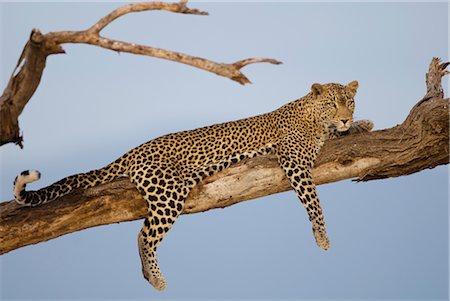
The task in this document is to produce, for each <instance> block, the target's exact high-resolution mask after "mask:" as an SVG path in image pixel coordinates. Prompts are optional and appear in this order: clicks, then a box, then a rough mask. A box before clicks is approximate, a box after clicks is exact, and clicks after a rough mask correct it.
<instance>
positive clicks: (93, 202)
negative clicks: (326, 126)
mask: <svg viewBox="0 0 450 301" xmlns="http://www.w3.org/2000/svg"><path fill="white" fill-rule="evenodd" d="M433 62H435V61H434V60H433ZM433 62H432V65H433V64H435V63H433ZM434 66H438V67H439V68H436V67H431V66H430V70H429V76H428V77H427V88H428V89H427V90H428V93H427V95H428V94H429V95H431V96H430V97H427V98H426V100H421V101H419V103H418V104H417V105H416V106H414V107H413V108H412V110H411V112H410V114H409V116H408V117H407V118H406V120H405V121H404V122H403V123H402V124H400V125H398V126H396V127H393V128H390V129H386V130H381V131H375V132H371V133H364V132H363V133H359V134H358V133H356V134H353V135H349V136H345V137H343V138H339V139H333V140H330V141H327V142H326V143H325V145H324V146H323V148H322V150H321V152H320V154H319V157H318V159H317V160H316V167H315V169H314V170H313V178H314V181H315V182H316V184H324V183H330V182H335V181H340V180H343V179H350V178H357V179H358V180H362V181H368V180H373V179H381V178H387V177H398V176H402V175H408V174H411V173H414V172H418V171H421V170H424V169H427V168H433V167H436V166H438V165H442V164H448V163H449V145H448V137H449V101H448V99H443V98H442V97H443V95H442V94H440V93H439V91H441V89H442V86H441V78H442V76H444V75H445V71H444V69H443V66H445V64H440V63H436V64H435V65H434ZM437 81H438V82H437ZM362 125H363V130H364V124H362ZM366 126H367V127H366V128H370V126H371V125H370V124H366ZM290 189H291V186H290V185H289V183H288V180H287V179H286V177H285V175H284V173H283V171H282V170H281V169H280V167H279V165H278V162H277V159H276V158H275V157H273V156H264V157H256V158H253V159H251V160H247V161H245V162H244V161H243V162H241V163H239V164H236V165H233V166H231V167H229V168H227V169H225V170H224V171H222V172H220V173H218V174H215V175H213V176H211V177H209V178H206V179H205V180H204V181H202V182H200V183H199V184H198V185H197V186H196V187H194V189H193V190H192V191H191V192H190V194H189V196H188V198H187V201H186V206H185V210H184V214H189V213H196V212H202V211H206V210H210V209H214V208H224V207H227V206H231V205H233V204H235V203H238V202H242V201H246V200H250V199H254V198H257V197H261V196H264V195H269V194H273V193H278V192H282V191H286V190H290ZM146 206H147V205H146V202H145V201H144V200H143V199H142V197H141V196H140V194H139V193H138V192H137V190H136V188H135V187H134V186H133V185H132V184H131V183H130V182H129V180H128V179H126V178H122V179H119V180H116V181H114V182H111V183H109V184H105V185H101V186H97V187H94V188H89V189H86V190H84V191H80V190H79V191H76V192H74V193H72V194H70V195H67V196H65V197H63V199H62V200H58V201H55V202H52V203H48V204H45V205H42V206H39V207H35V208H29V207H19V206H18V205H16V203H15V202H13V201H10V202H5V203H2V204H0V217H1V218H0V254H2V253H6V252H9V251H11V250H14V249H17V248H20V247H23V246H26V245H30V244H35V243H39V242H42V241H47V240H49V239H53V238H56V237H58V236H61V235H64V234H68V233H71V232H75V231H79V230H82V229H86V228H89V227H94V226H99V225H106V224H111V223H117V222H123V221H130V220H135V219H141V218H143V217H145V215H146V213H147V208H146ZM17 233H20V235H17Z"/></svg>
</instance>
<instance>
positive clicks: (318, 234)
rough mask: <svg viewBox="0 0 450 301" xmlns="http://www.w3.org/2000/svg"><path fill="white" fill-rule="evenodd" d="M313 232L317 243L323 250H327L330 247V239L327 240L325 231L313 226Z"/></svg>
mask: <svg viewBox="0 0 450 301" xmlns="http://www.w3.org/2000/svg"><path fill="white" fill-rule="evenodd" d="M313 233H314V238H315V239H316V243H317V245H318V246H319V247H320V248H321V249H323V250H325V251H326V250H328V249H329V248H330V241H329V240H328V236H327V233H326V232H325V231H324V230H322V229H315V228H313Z"/></svg>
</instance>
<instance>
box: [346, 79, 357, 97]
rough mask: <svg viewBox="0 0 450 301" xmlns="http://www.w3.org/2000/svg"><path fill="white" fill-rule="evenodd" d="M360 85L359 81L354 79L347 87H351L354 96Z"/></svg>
mask: <svg viewBox="0 0 450 301" xmlns="http://www.w3.org/2000/svg"><path fill="white" fill-rule="evenodd" d="M358 86H359V84H358V81H357V80H354V81H352V82H350V83H348V84H347V89H349V90H350V92H351V93H352V94H353V96H355V94H356V91H357V90H358Z"/></svg>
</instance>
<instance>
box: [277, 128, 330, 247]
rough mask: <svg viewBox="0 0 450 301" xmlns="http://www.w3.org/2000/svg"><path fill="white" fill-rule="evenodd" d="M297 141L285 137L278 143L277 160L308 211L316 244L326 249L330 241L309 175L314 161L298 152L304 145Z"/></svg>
mask: <svg viewBox="0 0 450 301" xmlns="http://www.w3.org/2000/svg"><path fill="white" fill-rule="evenodd" d="M298 141H299V140H298V139H296V138H295V137H286V139H284V141H282V142H281V143H280V145H279V149H278V151H277V152H278V161H279V164H280V166H281V168H282V169H283V170H284V172H285V174H286V176H287V178H288V180H289V182H290V183H291V186H292V188H294V190H295V192H296V193H297V196H298V198H299V199H300V201H301V202H302V204H303V206H304V207H305V209H306V211H307V212H308V216H309V220H310V222H311V224H312V230H313V234H314V238H315V240H316V243H317V245H318V246H319V247H320V248H321V249H323V250H328V249H329V248H330V242H329V240H328V236H327V232H326V229H325V222H324V218H323V213H322V208H321V206H320V202H319V198H318V196H317V192H316V186H315V184H314V182H313V180H312V176H311V168H312V166H313V163H314V162H313V159H312V158H311V157H310V155H309V154H301V153H299V152H298V149H304V146H301V145H298Z"/></svg>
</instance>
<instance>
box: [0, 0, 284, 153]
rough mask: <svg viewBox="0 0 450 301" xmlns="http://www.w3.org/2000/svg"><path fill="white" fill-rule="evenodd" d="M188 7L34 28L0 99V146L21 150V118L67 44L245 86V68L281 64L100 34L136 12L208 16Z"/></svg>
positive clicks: (145, 6) (137, 7)
mask: <svg viewBox="0 0 450 301" xmlns="http://www.w3.org/2000/svg"><path fill="white" fill-rule="evenodd" d="M186 4H187V1H186V0H181V1H180V2H178V3H166V2H139V3H131V4H127V5H124V6H122V7H119V8H118V9H116V10H114V11H112V12H111V13H109V14H108V15H106V16H105V17H103V18H102V19H100V20H99V21H98V22H97V23H95V24H94V25H92V26H91V27H90V28H89V29H87V30H82V31H59V32H49V33H47V34H42V33H41V32H40V31H39V30H38V29H33V30H32V31H31V35H30V38H29V40H28V42H27V43H26V45H25V47H24V49H23V51H22V55H21V56H20V59H19V62H18V63H17V65H16V68H15V70H14V72H13V74H12V75H11V78H10V80H9V82H8V85H7V86H6V88H5V90H4V92H3V95H2V96H1V97H0V146H1V145H4V144H6V143H16V144H18V145H19V146H20V147H22V142H23V138H22V137H21V136H20V129H19V122H18V117H19V115H20V114H21V113H22V111H23V109H24V107H25V105H26V104H27V102H28V101H29V100H30V98H31V97H32V96H33V94H34V92H35V91H36V89H37V87H38V85H39V82H40V80H41V76H42V73H43V72H44V68H45V63H46V59H47V56H49V55H51V54H58V53H65V52H64V50H63V48H62V46H61V45H62V44H65V43H81V44H90V45H95V46H99V47H102V48H105V49H109V50H113V51H117V52H128V53H132V54H138V55H147V56H152V57H157V58H161V59H166V60H171V61H175V62H179V63H183V64H186V65H190V66H193V67H196V68H200V69H203V70H206V71H208V72H212V73H215V74H217V75H220V76H224V77H227V78H229V79H231V80H233V81H236V82H238V83H240V84H243V85H244V84H247V83H250V80H249V79H248V78H247V77H246V76H245V75H244V74H243V73H242V72H241V70H240V69H241V68H242V67H244V66H246V65H248V64H253V63H262V62H266V63H271V64H281V62H279V61H277V60H274V59H267V58H251V59H247V60H242V61H238V62H236V63H231V64H223V63H216V62H214V61H210V60H207V59H204V58H200V57H194V56H190V55H187V54H184V53H180V52H174V51H170V50H165V49H160V48H154V47H150V46H145V45H139V44H134V43H128V42H124V41H118V40H113V39H109V38H105V37H102V36H101V35H100V32H101V31H102V30H103V29H104V28H105V27H106V26H107V25H109V24H110V23H111V22H113V21H114V20H116V19H117V18H119V17H121V16H123V15H126V14H128V13H133V12H142V11H149V10H166V11H170V12H174V13H180V14H191V15H207V14H208V13H207V12H204V11H200V10H197V9H190V8H188V7H187V6H186Z"/></svg>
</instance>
